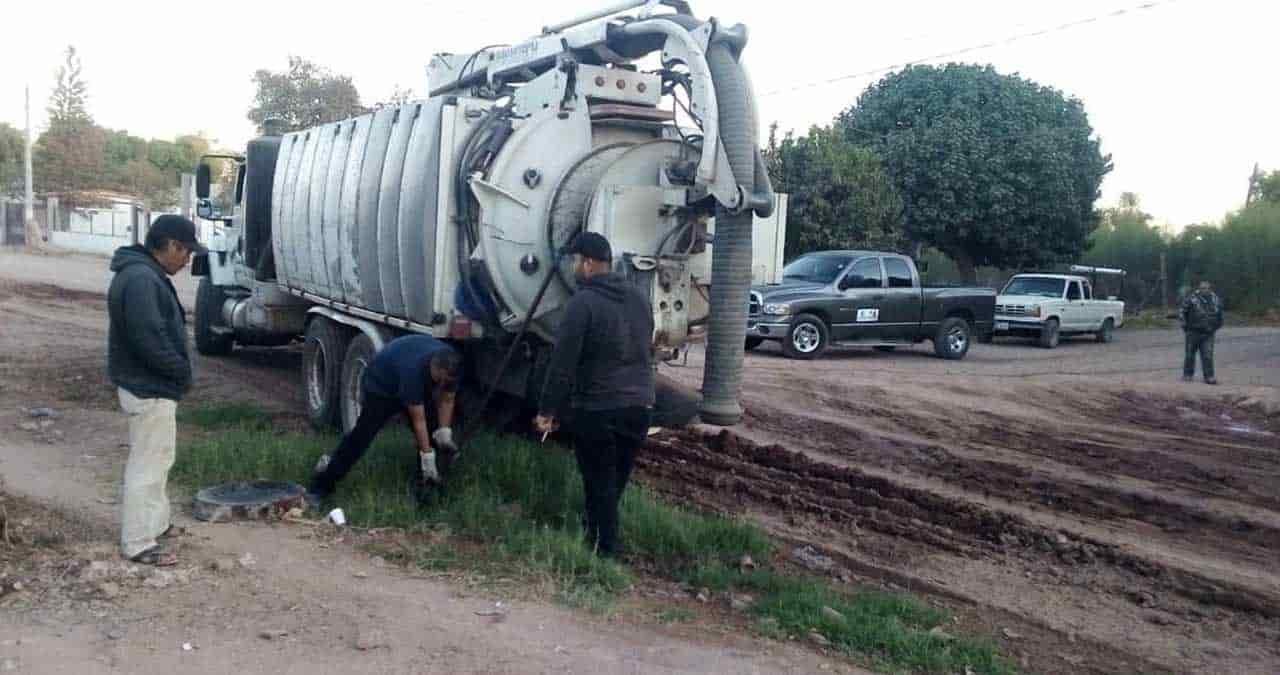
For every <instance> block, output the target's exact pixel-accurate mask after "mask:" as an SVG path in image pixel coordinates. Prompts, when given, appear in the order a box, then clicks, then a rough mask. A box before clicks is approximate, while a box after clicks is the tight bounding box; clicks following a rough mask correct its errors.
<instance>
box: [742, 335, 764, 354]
mask: <svg viewBox="0 0 1280 675" xmlns="http://www.w3.org/2000/svg"><path fill="white" fill-rule="evenodd" d="M763 342H764V338H761V337H749V338H747V341H746V344H745V345H743V346H744V348H746V350H747V351H751V350H752V349H755V348H756V347H759V346H760V345H761V343H763Z"/></svg>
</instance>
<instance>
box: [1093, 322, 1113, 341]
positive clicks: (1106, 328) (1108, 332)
mask: <svg viewBox="0 0 1280 675" xmlns="http://www.w3.org/2000/svg"><path fill="white" fill-rule="evenodd" d="M1115 329H1116V322H1115V321H1112V320H1111V319H1109V318H1108V319H1105V320H1104V321H1103V322H1102V328H1099V329H1098V332H1097V333H1096V334H1095V335H1096V337H1097V338H1098V342H1101V343H1103V344H1105V343H1108V342H1111V341H1112V340H1114V339H1115Z"/></svg>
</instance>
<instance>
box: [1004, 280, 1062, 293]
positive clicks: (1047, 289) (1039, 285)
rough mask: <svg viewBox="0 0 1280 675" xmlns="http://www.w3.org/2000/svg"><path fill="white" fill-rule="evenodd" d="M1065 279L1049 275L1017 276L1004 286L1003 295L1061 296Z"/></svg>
mask: <svg viewBox="0 0 1280 675" xmlns="http://www.w3.org/2000/svg"><path fill="white" fill-rule="evenodd" d="M1066 283H1067V282H1066V280H1064V279H1050V278H1047V277H1017V278H1015V279H1013V280H1011V281H1010V282H1009V285H1008V286H1005V287H1004V290H1003V291H1001V293H1000V294H1001V295H1038V296H1040V297H1044V298H1061V297H1062V289H1063V286H1064V285H1065V284H1066Z"/></svg>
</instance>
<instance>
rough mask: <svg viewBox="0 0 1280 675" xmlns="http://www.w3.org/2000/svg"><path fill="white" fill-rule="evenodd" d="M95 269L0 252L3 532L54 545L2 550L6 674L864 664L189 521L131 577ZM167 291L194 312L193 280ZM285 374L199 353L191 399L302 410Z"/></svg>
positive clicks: (315, 543)
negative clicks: (156, 561) (24, 555)
mask: <svg viewBox="0 0 1280 675" xmlns="http://www.w3.org/2000/svg"><path fill="white" fill-rule="evenodd" d="M105 269H106V261H105V260H104V259H102V258H96V257H88V256H73V255H45V256H28V255H20V254H15V253H13V252H10V251H4V250H2V249H0V506H4V507H5V508H6V509H7V511H8V513H9V514H10V515H11V520H12V522H11V523H10V524H9V526H8V527H9V530H8V532H9V534H10V535H12V536H13V537H14V538H17V539H23V538H25V539H33V540H35V541H43V542H46V543H49V545H50V546H51V548H50V549H49V550H47V551H45V552H43V553H41V554H40V555H37V556H35V557H33V558H30V559H27V560H25V561H23V560H19V561H17V562H16V563H15V562H13V561H11V560H10V559H9V557H8V556H7V554H6V552H7V551H9V550H11V549H9V548H6V543H5V542H0V580H3V583H0V669H3V670H6V671H8V670H10V669H13V670H15V671H16V672H21V673H76V674H80V673H122V672H123V673H143V674H150V673H174V672H181V673H228V672H241V673H271V674H272V675H281V674H285V673H308V674H310V673H344V674H345V673H357V672H360V673H363V672H368V673H550V672H555V673H591V674H594V673H603V672H627V673H650V672H658V673H695V672H697V673H706V672H742V673H748V672H760V673H775V672H776V673H809V672H819V671H827V672H863V671H861V670H859V669H856V668H852V667H850V666H849V665H847V664H846V663H842V662H841V661H838V660H835V661H833V660H828V659H825V658H823V657H822V656H821V655H820V654H817V653H815V652H813V651H811V650H807V649H803V648H799V647H796V646H793V645H787V644H779V643H773V642H767V641H760V640H757V639H754V638H750V637H747V636H742V635H735V634H732V632H730V631H728V630H726V629H722V628H717V627H715V626H714V625H704V624H702V623H701V622H698V623H696V624H692V625H685V626H679V625H677V626H673V627H667V628H664V627H662V626H658V625H655V624H654V623H653V622H652V617H650V618H649V619H648V620H646V621H643V622H641V623H639V624H638V623H637V618H636V617H635V616H630V615H628V614H627V613H626V612H622V613H621V614H620V615H615V616H611V617H599V616H593V615H591V614H588V613H585V612H573V611H570V610H567V609H563V608H560V607H556V606H554V605H548V604H545V603H542V602H538V601H534V600H525V599H521V593H519V592H513V593H512V594H511V596H508V597H503V596H502V595H500V594H499V593H498V591H492V590H486V591H480V590H476V588H473V587H472V586H471V585H470V584H468V583H465V580H462V581H460V580H457V579H439V578H423V577H419V576H414V574H413V573H412V572H411V571H405V570H402V569H401V568H399V567H396V566H392V565H384V564H380V562H379V560H378V559H376V558H371V557H370V556H368V555H366V554H364V553H361V552H360V550H359V549H358V548H356V547H355V546H353V542H351V541H342V540H338V541H332V540H326V539H321V538H317V537H312V536H310V532H309V531H308V528H306V527H304V526H286V525H274V526H271V525H243V524H242V525H235V526H226V525H208V524H199V523H190V522H186V523H185V524H187V525H189V526H190V528H191V530H192V532H193V536H191V537H188V538H185V539H184V540H183V549H182V555H183V561H184V562H183V565H182V567H180V568H179V569H178V570H177V571H176V572H175V573H174V574H173V575H172V576H168V575H167V573H166V575H161V576H149V577H145V579H144V578H143V577H141V576H139V575H140V574H145V571H140V570H138V569H137V568H135V567H134V566H129V565H123V564H122V563H121V562H120V561H119V558H118V554H117V549H116V547H115V544H114V540H115V536H116V531H117V530H116V526H115V523H116V522H118V520H117V518H118V517H117V515H116V508H117V507H116V505H115V503H116V499H117V489H116V485H117V484H118V481H119V478H120V475H121V471H122V463H123V459H124V457H125V455H126V453H127V447H126V446H124V445H123V443H124V442H125V441H126V440H127V432H126V429H125V424H124V420H123V417H122V416H121V415H120V414H119V412H118V404H117V403H116V401H115V400H114V395H113V393H112V392H111V390H110V388H109V387H108V385H107V383H106V381H105V373H104V364H105V361H104V359H105V357H104V346H105V335H106V314H105V301H104V299H103V295H102V290H103V288H104V286H103V284H104V283H105V280H106V278H107V275H106V273H105ZM176 281H177V282H178V286H179V293H180V295H182V296H185V298H186V302H187V304H188V309H190V307H191V298H192V296H193V292H192V291H193V288H194V284H192V283H191V279H190V277H188V276H185V275H183V276H180V277H178V278H177V280H176ZM298 366H299V361H298V357H297V354H296V352H292V351H289V350H262V351H256V352H255V351H243V352H239V353H238V355H237V358H235V359H222V360H203V361H199V362H198V363H197V372H198V377H197V379H198V382H199V384H198V386H197V387H196V389H195V390H194V391H193V392H192V394H191V396H190V397H189V399H188V401H189V403H190V404H195V405H198V404H199V403H200V402H208V401H214V400H228V399H237V400H240V399H251V400H254V401H256V402H258V403H260V404H261V405H264V406H266V407H268V408H278V409H292V410H297V409H298V408H297V406H298V399H297V394H298V388H299V387H298V381H297V370H298ZM36 406H49V407H52V408H53V409H54V410H55V411H56V412H57V415H58V416H57V418H55V419H51V420H44V421H47V422H48V424H47V425H45V426H43V427H41V426H40V425H38V424H36V425H35V426H34V427H33V426H32V425H33V420H32V419H31V418H30V416H29V414H28V413H26V412H25V409H27V408H31V407H36ZM6 493H8V494H9V495H10V497H9V498H8V499H7V500H6V499H5V498H4V495H5V494H6ZM183 506H185V505H179V511H182V510H184V509H183V508H182V507H183ZM24 562H25V565H26V566H25V567H24V566H23V564H24ZM15 565H16V567H15ZM10 575H12V576H10ZM15 580H18V581H19V582H20V583H22V584H24V590H21V591H16V590H13V585H12V582H13V581H15ZM486 588H487V587H486ZM496 601H504V602H505V603H506V605H507V606H509V607H510V611H509V612H508V613H507V614H506V615H505V620H503V621H501V622H496V621H495V620H493V619H491V618H488V617H485V616H481V615H478V614H477V612H482V613H483V612H484V611H487V610H492V608H493V607H494V603H495V602H496Z"/></svg>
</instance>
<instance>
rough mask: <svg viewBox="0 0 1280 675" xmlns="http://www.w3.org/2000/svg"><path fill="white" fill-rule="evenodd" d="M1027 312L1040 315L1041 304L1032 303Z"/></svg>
mask: <svg viewBox="0 0 1280 675" xmlns="http://www.w3.org/2000/svg"><path fill="white" fill-rule="evenodd" d="M1027 314H1030V315H1031V316H1040V305H1032V306H1030V307H1028V308H1027Z"/></svg>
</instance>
